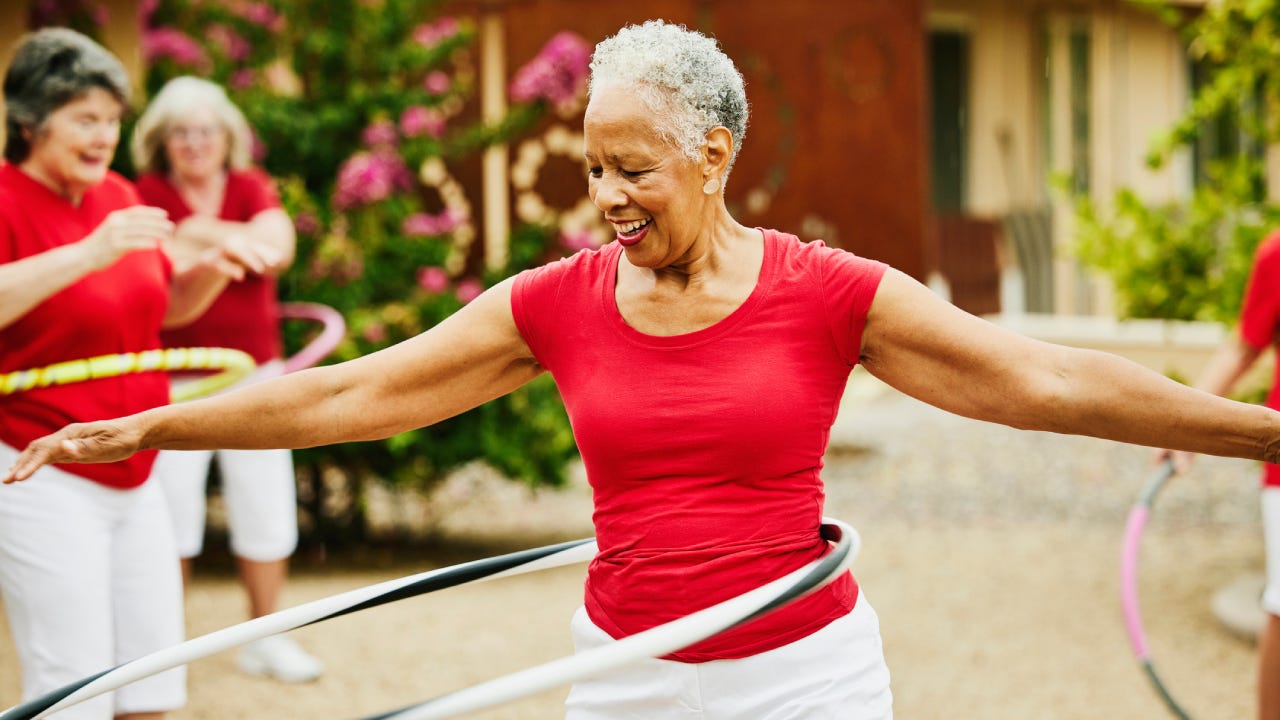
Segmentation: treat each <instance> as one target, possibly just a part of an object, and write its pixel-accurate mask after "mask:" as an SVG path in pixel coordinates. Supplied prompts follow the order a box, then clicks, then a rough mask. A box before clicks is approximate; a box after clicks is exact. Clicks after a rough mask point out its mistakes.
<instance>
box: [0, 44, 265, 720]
mask: <svg viewBox="0 0 1280 720" xmlns="http://www.w3.org/2000/svg"><path fill="white" fill-rule="evenodd" d="M4 93H5V113H6V115H5V122H6V144H5V149H4V155H5V159H6V161H7V162H6V163H5V164H3V165H0V375H3V374H5V373H8V372H13V371H16V370H21V369H24V368H31V367H43V366H47V365H53V364H56V363H64V362H67V361H74V360H81V359H83V358H87V357H96V356H102V355H114V354H118V353H122V352H124V353H142V352H147V351H154V350H158V349H159V348H160V339H159V334H160V329H161V327H162V326H166V325H171V324H174V323H179V322H183V321H184V320H186V319H187V318H189V317H190V316H191V315H192V314H193V313H198V312H200V311H201V310H202V309H203V308H204V307H205V306H207V305H208V303H209V302H210V301H211V300H212V299H213V297H214V296H215V295H216V294H217V292H218V291H219V290H221V289H222V287H224V286H225V285H226V283H227V281H228V279H230V278H234V277H240V276H242V275H243V274H244V272H245V271H246V270H247V269H254V268H261V267H262V264H263V260H262V258H261V257H259V256H258V255H255V254H252V253H238V252H226V253H223V252H219V253H214V254H209V255H207V256H205V257H202V258H200V260H199V261H198V262H193V263H192V264H191V265H190V267H189V268H188V269H187V270H186V271H184V272H181V273H175V272H174V270H173V268H172V266H171V264H170V262H169V260H168V258H167V257H166V255H165V254H164V252H163V251H162V249H161V247H160V243H161V242H162V241H163V240H164V239H165V238H167V237H169V236H170V235H171V234H172V232H173V223H172V222H171V221H170V220H169V219H168V217H167V216H166V213H165V212H164V211H163V210H161V209H159V208H153V207H144V206H142V205H141V204H140V202H139V199H138V195H137V192H136V190H135V189H134V187H133V186H132V185H131V184H129V183H128V181H126V180H125V179H124V178H121V177H120V176H118V175H116V174H115V173H113V172H111V171H110V170H109V169H108V165H109V163H110V162H111V160H112V157H113V155H114V153H115V150H116V145H117V144H118V142H119V140H120V120H121V116H122V115H123V113H124V111H125V108H126V107H127V102H128V97H129V83H128V79H127V78H126V76H125V72H124V69H123V68H122V67H121V65H120V63H119V61H118V60H117V59H116V58H115V57H113V56H112V55H111V54H110V53H108V52H107V51H106V50H104V49H103V48H102V47H100V46H99V45H97V44H96V43H94V42H93V41H92V40H90V39H89V38H87V37H84V36H83V35H80V34H78V33H75V32H73V31H70V30H66V29H49V30H42V31H40V32H37V33H33V34H32V35H30V36H28V37H27V38H26V39H24V41H23V42H22V43H21V44H20V45H19V47H18V48H17V50H16V51H15V54H14V57H13V61H12V64H11V65H10V67H9V69H8V71H7V73H6V74H5V79H4ZM168 400H169V388H168V382H167V379H166V377H165V375H164V374H163V373H160V372H141V373H132V374H125V375H114V376H111V377H95V378H93V379H91V380H86V381H84V382H80V383H76V384H73V385H52V386H48V387H40V388H33V389H30V390H28V391H26V392H23V393H18V394H15V395H6V396H3V397H0V456H2V457H5V458H13V457H16V455H17V448H19V447H22V446H23V445H25V444H27V443H28V442H30V441H31V440H33V439H34V438H36V437H39V436H41V435H44V434H46V433H48V432H49V431H50V430H52V429H53V428H56V427H58V426H60V425H63V424H65V423H67V422H74V421H89V420H98V419H102V418H108V417H113V416H116V415H120V414H122V413H129V412H136V411H138V410H143V409H146V408H150V407H155V406H158V405H163V404H165V403H167V402H168ZM153 457H154V455H153V454H151V453H144V454H141V455H138V456H135V457H133V458H130V459H127V460H120V461H119V462H113V463H107V464H103V465H97V466H84V467H82V468H74V469H70V470H63V469H53V468H50V469H48V470H46V471H44V472H43V473H42V474H43V475H44V476H45V477H44V478H43V481H42V482H38V483H32V485H31V487H30V490H29V491H26V492H22V493H17V494H14V495H12V496H8V497H6V498H5V500H4V502H2V503H0V592H3V595H4V606H5V611H6V612H7V613H8V616H9V621H10V626H11V627H12V628H13V633H14V639H15V642H16V645H17V649H18V656H19V659H20V661H21V665H22V673H23V695H24V697H32V696H35V695H37V694H40V693H42V692H44V691H47V690H49V689H52V688H54V687H58V686H60V685H63V684H65V683H66V682H68V681H70V680H72V679H74V678H75V677H78V676H82V675H84V674H85V673H89V672H96V671H98V670H101V669H102V668H104V667H109V666H111V665H114V664H116V663H118V662H120V661H121V660H122V659H125V658H127V657H132V656H134V655H137V654H138V653H140V652H146V651H148V650H152V649H156V648H159V647H163V646H165V645H169V644H172V643H173V642H175V641H177V640H180V639H181V637H182V605H181V587H180V585H179V581H178V573H177V568H176V566H175V564H174V562H173V559H174V554H175V551H174V549H173V540H172V537H171V530H170V528H169V527H168V520H167V516H166V515H165V510H164V506H163V500H162V498H161V496H160V494H159V488H157V487H155V485H154V484H150V483H146V482H145V481H146V479H147V476H148V474H149V473H150V469H151V462H152V459H153ZM184 697H185V688H184V680H183V676H182V674H181V672H180V671H175V672H171V673H167V674H165V675H161V676H157V677H156V678H153V679H151V680H148V681H146V682H144V683H139V684H138V685H136V686H134V687H132V688H129V689H127V690H125V691H122V692H121V693H119V694H118V695H117V696H116V697H115V698H111V697H105V698H102V699H100V700H97V701H95V702H93V703H89V704H86V706H85V707H84V708H83V709H79V710H77V711H76V712H77V713H80V714H77V715H75V716H74V717H83V718H107V717H111V716H113V715H114V716H117V717H134V718H141V717H156V716H158V715H160V714H163V713H160V712H157V711H158V710H165V709H172V708H176V707H178V706H180V705H181V704H182V702H183V699H184ZM69 717H71V716H69Z"/></svg>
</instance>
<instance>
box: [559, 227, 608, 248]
mask: <svg viewBox="0 0 1280 720" xmlns="http://www.w3.org/2000/svg"><path fill="white" fill-rule="evenodd" d="M560 244H561V245H563V246H565V247H566V248H568V249H569V250H573V251H575V252H576V251H578V250H590V249H592V248H598V247H600V241H599V240H598V239H597V238H596V236H595V235H593V234H592V233H590V232H588V231H586V230H575V231H573V232H569V231H566V230H562V231H561V232H560Z"/></svg>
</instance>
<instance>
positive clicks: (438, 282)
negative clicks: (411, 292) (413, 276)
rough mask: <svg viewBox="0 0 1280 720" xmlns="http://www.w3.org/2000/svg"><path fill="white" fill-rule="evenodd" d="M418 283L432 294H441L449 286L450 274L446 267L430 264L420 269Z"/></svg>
mask: <svg viewBox="0 0 1280 720" xmlns="http://www.w3.org/2000/svg"><path fill="white" fill-rule="evenodd" d="M418 285H419V287H421V288H422V289H423V290H426V291H427V292H429V293H431V294H432V295H439V294H440V293H442V292H444V291H445V290H447V289H448V288H449V276H448V275H447V274H446V273H445V271H444V269H442V268H438V267H436V266H434V265H428V266H427V267H424V268H421V269H420V270H418Z"/></svg>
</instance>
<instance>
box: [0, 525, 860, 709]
mask: <svg viewBox="0 0 1280 720" xmlns="http://www.w3.org/2000/svg"><path fill="white" fill-rule="evenodd" d="M823 523H824V524H823V531H824V537H827V539H828V540H838V542H837V544H836V546H835V548H834V549H833V550H832V551H831V552H829V553H828V554H827V555H826V556H825V557H823V558H820V559H819V560H816V561H814V562H812V563H810V564H808V565H806V566H805V567H803V568H800V569H799V570H796V571H793V572H791V573H789V574H787V575H785V576H783V577H782V578H779V579H777V580H774V581H772V582H770V583H768V584H767V585H764V586H761V587H759V588H756V589H754V590H751V591H748V592H746V593H744V594H742V595H739V596H737V597H734V598H731V599H729V600H727V601H725V602H722V603H720V604H718V605H713V606H712V607H709V608H706V609H704V610H701V611H698V612H695V613H693V614H691V615H688V616H686V617H684V618H680V619H679V620H675V621H673V622H669V623H666V624H664V625H659V626H658V627H655V628H651V629H650V630H647V631H645V632H642V633H637V634H636V635H632V636H631V637H628V638H624V639H623V640H618V641H615V642H613V643H610V644H608V645H604V646H602V647H599V648H596V649H594V650H592V651H589V652H585V653H579V654H576V655H571V656H569V657H565V658H560V659H557V660H553V661H551V662H548V663H545V664H543V665H538V666H535V667H532V668H528V669H526V670H522V671H518V672H515V673H512V674H510V675H506V676H503V677H499V678H495V679H493V680H489V681H486V682H484V683H480V684H478V685H473V686H471V687H468V688H464V689H462V690H458V691H456V692H453V693H449V694H446V695H441V696H439V697H436V698H433V699H431V700H428V701H426V702H424V703H420V704H418V705H414V706H411V707H407V708H401V709H399V710H394V711H392V712H390V713H385V714H382V715H377V716H372V717H371V718H368V719H367V720H384V719H385V720H390V719H391V718H394V719H395V720H411V719H412V720H430V719H431V718H445V717H452V716H454V715H457V714H459V713H464V712H473V711H475V710H479V709H482V708H486V707H491V706H493V705H499V704H502V703H505V702H510V701H512V700H516V699H519V698H522V697H525V696H527V695H531V694H533V693H537V692H541V691H543V690H546V689H550V688H553V687H556V686H558V685H564V684H566V683H572V682H575V681H578V680H583V679H586V678H590V677H595V676H598V675H600V674H603V673H606V672H610V671H612V670H615V669H617V668H619V667H622V666H624V665H627V664H629V663H632V662H635V661H637V660H641V659H644V658H648V657H658V656H661V655H666V654H668V653H671V652H675V651H677V650H679V649H681V648H684V647H688V646H689V645H692V644H694V643H697V642H699V641H701V640H704V639H706V638H709V637H711V636H713V635H715V634H717V633H720V632H723V631H725V630H727V629H729V628H731V627H734V626H736V625H740V624H742V623H744V622H747V621H748V620H751V619H753V618H756V617H759V616H760V615H763V614H765V613H767V612H770V611H772V610H775V609H777V608H779V607H781V606H783V605H785V604H787V603H789V602H792V601H794V600H796V599H799V598H801V597H803V596H805V595H807V594H809V593H811V592H813V591H815V590H817V589H819V588H821V587H823V586H825V585H826V584H828V583H830V582H831V581H832V580H834V579H835V578H837V577H839V576H840V574H841V573H843V572H844V571H845V570H847V569H848V568H849V566H850V565H852V563H853V560H854V558H855V557H856V556H857V553H858V550H859V548H860V545H861V542H860V539H859V537H858V534H857V532H855V531H854V529H853V528H852V527H850V526H848V525H846V524H844V523H842V522H840V521H838V520H831V519H824V520H823ZM829 533H834V534H837V535H838V537H835V538H833V537H829ZM595 554H596V544H595V540H594V539H593V538H587V539H583V540H575V541H572V542H567V543H561V544H558V545H548V546H546V547H541V548H535V549H532V550H524V551H521V552H516V553H510V554H507V555H500V556H497V557H492V558H485V559H483V560H475V561H472V562H468V563H463V564H461V565H454V566H451V567H447V568H440V569H438V570H431V571H428V572H424V573H419V574H417V575H410V576H408V577H404V578H400V579H397V580H390V581H387V582H383V583H378V584H376V585H370V586H367V587H363V588H358V589H356V590H351V591H348V592H345V593H341V594H338V595H333V596H331V597H328V598H322V599H320V600H315V601H313V602H309V603H305V604H303V605H298V606H296V607H292V608H288V609H286V610H281V611H280V612H276V613H272V614H270V615H266V616H263V617H260V618H255V619H253V620H249V621H248V622H243V623H239V624H237V625H232V626H230V627H227V628H223V629H222V630H217V631H215V632H212V633H209V634H207V635H202V636H200V637H197V638H193V639H191V640H187V641H186V642H183V643H180V644H178V645H174V646H173V647H169V648H165V649H163V650H159V651H157V652H154V653H152V654H150V655H144V656H143V657H140V658H137V659H136V660H132V661H130V662H126V663H123V664H121V665H118V666H116V667H114V668H111V669H108V670H105V671H103V672H101V673H98V674H96V675H92V676H89V677H87V678H83V679H81V680H78V681H76V682H73V683H69V684H67V685H65V686H63V687H61V688H58V689H56V690H53V691H51V692H49V693H46V694H44V695H42V696H40V697H38V698H34V699H32V700H29V701H27V702H25V703H22V704H20V705H16V706H14V707H11V708H9V709H8V710H5V711H3V712H0V720H38V719H39V718H43V717H45V716H47V715H49V714H51V713H54V712H57V711H59V710H63V709H65V708H67V707H70V706H72V705H75V704H77V703H80V702H83V701H85V700H88V699H90V698H93V697H97V696H98V695H102V694H103V693H107V692H111V691H113V690H116V689H117V688H120V687H123V686H125V685H128V684H129V683H132V682H135V681H137V680H141V679H142V678H145V677H150V676H151V675H155V674H157V673H160V672H164V671H165V670H169V669H172V668H175V667H178V666H179V665H185V664H187V663H190V662H192V661H195V660H198V659H200V658H203V657H208V656H209V655H213V654H214V653H218V652H222V651H223V650H226V649H229V648H233V647H236V646H238V645H244V644H246V643H249V642H253V641H254V640H258V639H261V638H264V637H267V636H270V635H276V634H278V633H282V632H286V631H289V630H294V629H296V628H299V627H302V626H304V625H311V624H314V623H318V622H321V621H324V620H328V619H330V618H334V617H339V616H342V615H347V614H349V613H353V612H357V611H360V610H365V609H368V608H372V607H376V606H378V605H384V604H386V603H389V602H394V601H396V600H402V599H404V598H409V597H415V596H417V595H423V594H426V593H430V592H434V591H437V590H444V589H446V588H450V587H456V586H458V585H465V584H469V583H473V582H483V581H486V580H492V579H496V578H500V577H510V576H514V575H522V574H524V573H528V572H535V571H538V570H546V569H550V568H554V567H560V566H563V565H570V564H574V563H579V562H585V561H587V560H590V559H591V558H592V557H594V556H595Z"/></svg>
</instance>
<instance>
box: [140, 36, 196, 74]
mask: <svg viewBox="0 0 1280 720" xmlns="http://www.w3.org/2000/svg"><path fill="white" fill-rule="evenodd" d="M142 56H143V58H145V59H146V61H147V62H148V63H155V62H156V61H158V60H161V59H163V58H169V59H170V60H173V62H175V63H176V64H177V65H179V66H180V67H188V68H195V69H198V70H200V71H202V72H208V70H209V56H208V55H206V54H205V52H204V48H202V47H200V43H198V42H196V41H195V40H194V39H193V38H192V37H191V36H190V35H188V34H186V33H184V32H182V31H181V30H175V29H173V28H169V27H160V28H156V29H154V30H148V31H147V32H146V33H144V34H143V36H142Z"/></svg>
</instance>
